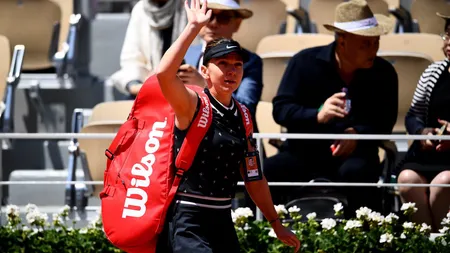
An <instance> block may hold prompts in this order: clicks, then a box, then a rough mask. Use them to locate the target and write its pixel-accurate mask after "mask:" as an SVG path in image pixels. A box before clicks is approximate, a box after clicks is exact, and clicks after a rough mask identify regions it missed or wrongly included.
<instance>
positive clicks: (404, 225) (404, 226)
mask: <svg viewBox="0 0 450 253" xmlns="http://www.w3.org/2000/svg"><path fill="white" fill-rule="evenodd" d="M403 228H404V229H413V228H414V223H412V222H405V223H403Z"/></svg>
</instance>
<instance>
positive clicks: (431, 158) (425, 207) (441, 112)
mask: <svg viewBox="0 0 450 253" xmlns="http://www.w3.org/2000/svg"><path fill="white" fill-rule="evenodd" d="M438 15H439V16H441V17H442V18H444V19H445V21H446V22H445V27H444V29H445V30H444V33H443V34H442V39H443V40H444V45H443V50H444V54H445V56H446V57H447V58H446V59H445V60H443V61H438V62H435V63H433V64H431V65H430V66H429V67H428V68H427V69H426V70H425V71H424V72H423V74H422V76H421V77H420V79H419V82H418V84H417V88H416V91H415V93H414V98H413V100H412V103H411V107H410V109H409V112H408V114H407V115H406V118H405V125H406V129H407V131H408V133H409V134H423V135H436V134H439V131H440V129H441V128H442V130H444V133H443V134H447V135H448V134H449V133H450V125H448V122H449V121H450V110H449V108H450V73H449V71H450V65H449V60H448V58H449V55H450V41H449V36H450V16H444V15H441V14H438ZM445 126H446V127H445ZM449 157H450V141H432V140H423V141H414V142H413V144H412V145H411V147H410V148H409V150H408V153H407V155H406V157H405V160H404V164H403V166H401V169H402V170H401V172H400V174H399V175H398V182H399V183H409V184H411V183H413V184H415V183H417V184H428V183H431V184H450V158H449ZM399 191H400V196H401V199H402V201H403V202H415V203H416V207H417V208H418V211H417V213H416V214H414V216H413V219H414V221H416V222H419V223H423V222H425V223H427V224H429V225H431V226H432V227H433V229H434V230H435V231H436V230H438V229H439V227H440V222H441V221H442V219H443V218H444V216H445V215H446V213H447V212H448V210H449V206H450V188H440V187H430V188H422V187H420V188H418V187H400V188H399Z"/></svg>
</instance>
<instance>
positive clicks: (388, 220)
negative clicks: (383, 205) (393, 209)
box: [384, 213, 399, 224]
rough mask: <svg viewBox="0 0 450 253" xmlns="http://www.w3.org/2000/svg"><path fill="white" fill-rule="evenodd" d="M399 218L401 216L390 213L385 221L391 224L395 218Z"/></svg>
mask: <svg viewBox="0 0 450 253" xmlns="http://www.w3.org/2000/svg"><path fill="white" fill-rule="evenodd" d="M398 219H399V218H398V216H397V215H395V214H393V213H390V214H389V215H388V216H386V218H384V222H386V223H388V224H391V223H392V222H393V221H394V220H398Z"/></svg>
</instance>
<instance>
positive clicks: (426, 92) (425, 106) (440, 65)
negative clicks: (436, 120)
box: [405, 60, 449, 134]
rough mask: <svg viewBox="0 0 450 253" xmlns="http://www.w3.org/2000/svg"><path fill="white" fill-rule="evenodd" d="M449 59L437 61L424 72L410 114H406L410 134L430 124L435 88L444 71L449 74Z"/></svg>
mask: <svg viewBox="0 0 450 253" xmlns="http://www.w3.org/2000/svg"><path fill="white" fill-rule="evenodd" d="M448 67H449V60H443V61H437V62H435V63H433V64H431V65H430V66H428V68H427V69H426V70H425V71H424V72H423V73H422V76H421V77H420V79H419V82H418V84H417V88H416V90H415V92H414V97H413V99H412V102H411V107H410V108H409V111H408V114H407V115H406V121H405V123H406V129H407V130H408V133H410V134H417V133H419V132H420V131H422V129H423V128H425V127H427V126H429V125H430V124H429V122H428V120H429V119H428V114H429V106H430V100H431V95H432V93H433V89H434V88H435V86H436V85H437V84H438V81H439V80H440V79H442V78H441V77H442V75H443V73H447V74H448V71H447V69H448Z"/></svg>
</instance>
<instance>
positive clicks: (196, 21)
mask: <svg viewBox="0 0 450 253" xmlns="http://www.w3.org/2000/svg"><path fill="white" fill-rule="evenodd" d="M207 5H208V2H207V0H204V1H203V5H202V6H201V7H200V0H191V7H189V4H188V0H186V1H185V2H184V8H185V9H186V13H187V18H188V22H189V23H190V24H193V25H198V26H201V27H202V26H204V25H206V24H207V23H208V22H209V19H210V18H211V10H208V11H206V8H207Z"/></svg>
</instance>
